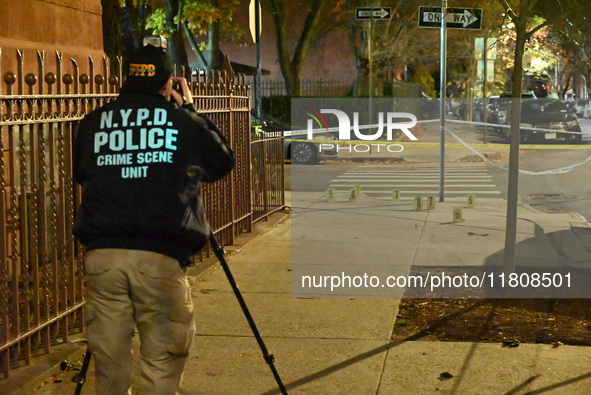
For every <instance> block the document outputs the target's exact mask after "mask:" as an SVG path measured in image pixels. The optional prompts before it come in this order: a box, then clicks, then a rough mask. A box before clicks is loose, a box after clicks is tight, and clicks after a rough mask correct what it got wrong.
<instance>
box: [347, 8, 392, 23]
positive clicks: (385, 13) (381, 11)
mask: <svg viewBox="0 0 591 395" xmlns="http://www.w3.org/2000/svg"><path fill="white" fill-rule="evenodd" d="M391 12H392V8H391V7H379V8H356V9H355V17H356V19H358V20H359V19H390V15H391Z"/></svg>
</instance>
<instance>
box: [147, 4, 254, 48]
mask: <svg viewBox="0 0 591 395" xmlns="http://www.w3.org/2000/svg"><path fill="white" fill-rule="evenodd" d="M176 1H177V2H178V5H179V10H180V12H179V13H178V14H177V15H174V16H173V17H172V22H173V24H174V25H173V26H171V25H170V23H169V22H168V21H169V20H170V18H168V16H167V10H166V8H165V7H158V8H156V9H154V10H153V11H152V13H151V14H150V15H149V17H148V20H147V21H146V27H147V28H149V29H152V30H153V32H154V34H158V35H163V36H165V37H170V35H171V34H173V33H174V32H175V31H176V30H177V28H178V26H179V25H180V23H182V22H187V26H188V27H189V30H190V31H191V32H192V33H193V34H198V35H206V34H207V32H208V27H209V25H211V24H213V23H216V22H219V23H220V24H221V26H222V34H223V35H224V40H226V41H236V40H242V41H243V37H244V33H243V32H242V30H241V29H240V27H239V26H238V25H236V24H233V23H232V20H233V15H234V12H235V11H236V8H237V6H238V5H239V4H240V2H239V1H238V0H231V1H222V2H220V3H221V4H220V5H219V6H218V7H215V6H213V5H211V4H210V3H209V2H204V1H199V0H176Z"/></svg>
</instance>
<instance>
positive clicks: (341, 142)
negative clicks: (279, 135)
mask: <svg viewBox="0 0 591 395" xmlns="http://www.w3.org/2000/svg"><path fill="white" fill-rule="evenodd" d="M286 141H306V142H309V143H317V144H333V145H334V144H336V145H350V144H365V145H391V144H397V145H401V146H403V147H405V148H406V147H439V145H440V144H439V143H413V142H408V141H384V140H380V141H364V140H301V139H286ZM445 147H446V148H466V146H464V145H463V144H459V143H445ZM470 147H473V148H495V149H509V148H510V146H509V144H470ZM519 149H532V150H533V149H577V150H583V149H591V145H585V144H581V145H574V144H520V145H519Z"/></svg>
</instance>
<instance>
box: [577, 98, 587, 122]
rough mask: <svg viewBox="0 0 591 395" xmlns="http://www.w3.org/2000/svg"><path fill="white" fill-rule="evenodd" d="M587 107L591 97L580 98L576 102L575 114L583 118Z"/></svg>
mask: <svg viewBox="0 0 591 395" xmlns="http://www.w3.org/2000/svg"><path fill="white" fill-rule="evenodd" d="M587 107H589V99H578V100H577V101H576V102H575V114H576V115H577V117H579V118H583V117H584V116H585V109H586V108H587Z"/></svg>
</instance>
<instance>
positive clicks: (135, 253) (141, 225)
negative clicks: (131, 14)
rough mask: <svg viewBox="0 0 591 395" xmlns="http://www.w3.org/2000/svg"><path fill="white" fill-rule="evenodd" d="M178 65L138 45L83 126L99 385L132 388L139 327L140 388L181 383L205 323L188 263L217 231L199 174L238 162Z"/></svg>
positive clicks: (85, 229)
mask: <svg viewBox="0 0 591 395" xmlns="http://www.w3.org/2000/svg"><path fill="white" fill-rule="evenodd" d="M172 70H173V69H172V65H171V62H170V58H169V56H168V54H167V53H166V51H165V50H164V49H162V48H157V47H154V46H152V45H146V46H144V47H143V48H141V49H140V50H138V51H137V52H136V53H135V54H134V55H133V56H132V57H131V58H130V61H129V74H128V76H127V79H126V81H125V82H124V84H123V87H122V89H121V94H120V96H119V97H118V98H117V100H115V101H113V102H111V103H109V104H107V105H105V106H103V107H101V108H99V109H98V110H95V111H93V112H91V113H90V114H88V115H87V116H86V117H85V118H84V119H83V120H82V121H81V123H80V126H79V129H78V133H77V136H76V142H75V147H74V177H75V180H76V182H78V183H80V184H81V185H82V186H83V191H84V192H83V198H82V204H81V206H80V208H79V210H78V212H77V214H76V220H75V224H74V235H75V236H76V238H77V239H78V240H79V241H80V242H81V243H82V244H83V245H84V246H85V247H86V251H87V252H86V257H85V268H86V275H87V302H86V324H87V332H88V348H89V350H90V352H91V353H92V354H93V356H94V357H95V366H96V383H97V384H96V385H97V393H98V394H109V395H118V394H125V393H130V388H131V365H132V362H131V361H132V360H131V339H132V335H133V332H134V327H135V326H137V328H138V331H139V335H140V342H141V348H140V352H141V362H140V364H141V374H142V383H141V389H140V391H141V393H142V394H175V393H176V391H177V390H178V388H179V386H180V382H181V379H182V372H183V369H184V364H185V361H186V358H187V355H188V351H189V348H190V346H191V342H192V339H193V336H194V333H195V326H194V323H193V303H192V300H191V294H190V289H189V286H188V283H187V278H186V273H185V267H186V265H187V264H188V263H189V262H190V261H191V259H192V257H193V255H194V254H195V253H196V252H198V251H199V250H200V249H201V248H202V247H203V246H204V245H205V243H206V242H207V240H208V236H209V232H210V231H209V225H208V224H207V221H206V220H205V218H204V214H203V206H202V204H201V199H200V196H199V191H200V183H201V181H205V182H214V181H217V180H219V179H221V178H222V177H224V176H225V175H226V174H228V173H229V172H230V171H231V170H232V168H233V167H234V157H233V153H232V150H231V149H230V147H229V145H228V143H227V141H226V139H225V138H224V137H223V136H222V135H221V133H220V132H219V131H218V130H217V128H216V127H215V125H213V124H212V123H211V122H210V121H208V120H206V119H204V118H202V117H200V116H199V115H198V114H197V113H196V111H195V109H194V107H193V105H192V95H191V91H190V89H189V87H188V86H187V82H186V80H185V79H184V78H176V77H172V74H173V73H172ZM175 81H176V82H178V83H179V84H180V86H181V88H182V89H181V90H182V92H176V91H175V90H174V89H173V88H172V87H173V83H174V82H175ZM175 103H176V104H175Z"/></svg>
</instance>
